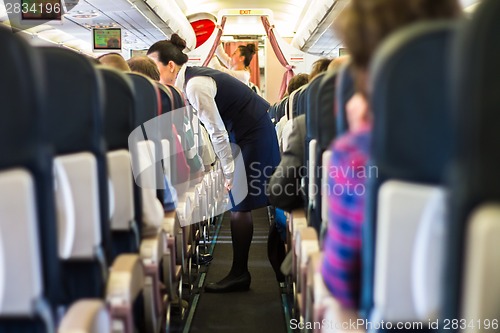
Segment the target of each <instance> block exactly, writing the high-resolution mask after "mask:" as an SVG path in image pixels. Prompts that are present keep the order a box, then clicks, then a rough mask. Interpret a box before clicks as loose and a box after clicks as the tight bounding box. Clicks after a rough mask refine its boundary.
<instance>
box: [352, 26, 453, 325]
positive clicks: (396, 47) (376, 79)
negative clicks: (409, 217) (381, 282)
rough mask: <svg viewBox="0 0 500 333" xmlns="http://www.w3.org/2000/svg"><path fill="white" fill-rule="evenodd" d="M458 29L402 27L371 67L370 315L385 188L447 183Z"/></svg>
mask: <svg viewBox="0 0 500 333" xmlns="http://www.w3.org/2000/svg"><path fill="white" fill-rule="evenodd" d="M453 32H454V24H453V23H452V22H432V23H431V22H425V23H417V24H414V25H411V26H409V27H407V28H404V29H401V30H399V31H397V32H396V33H394V34H393V35H391V36H390V37H389V38H388V39H387V40H386V41H385V42H384V43H383V45H382V46H381V47H380V48H379V49H378V51H377V53H376V55H375V58H374V60H373V62H372V65H371V69H370V71H371V82H370V84H371V86H372V87H373V93H372V100H371V106H372V110H373V114H374V124H373V134H372V138H373V141H372V156H371V161H370V162H369V165H368V167H369V169H368V170H373V169H375V170H376V175H375V177H373V175H372V177H370V178H369V179H368V180H367V182H368V187H367V194H366V195H367V198H366V204H367V209H366V217H365V222H364V226H363V235H362V243H363V254H362V258H363V259H362V260H363V263H362V272H363V273H362V279H363V280H362V290H361V292H362V299H361V306H362V310H363V315H364V316H365V317H368V316H369V314H370V312H371V309H372V306H373V294H374V289H373V277H374V269H375V257H377V260H378V259H379V255H378V254H377V253H376V252H375V249H376V248H377V249H378V247H376V246H375V243H376V242H378V241H379V240H378V234H377V232H376V230H378V220H377V216H380V215H377V209H378V208H377V207H379V202H378V198H380V195H379V189H380V187H381V186H382V184H383V183H384V182H386V181H387V180H391V179H392V180H400V181H405V182H412V183H417V184H427V185H435V186H438V185H440V184H442V183H443V177H444V175H445V171H446V168H447V166H448V162H449V157H450V154H449V152H450V147H451V124H450V122H451V119H450V106H449V91H448V88H447V87H448V86H449V85H448V81H447V78H448V74H449V73H448V66H447V64H448V49H449V45H450V41H451V38H452V36H453ZM429 50H432V52H429ZM414 220H415V221H418V219H414ZM395 237H397V236H395ZM410 259H411V258H407V260H410ZM376 265H378V261H377V263H376ZM381 278H382V277H381ZM382 315H383V314H382ZM405 319H411V315H409V316H408V318H405Z"/></svg>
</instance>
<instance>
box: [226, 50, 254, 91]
mask: <svg viewBox="0 0 500 333" xmlns="http://www.w3.org/2000/svg"><path fill="white" fill-rule="evenodd" d="M247 44H254V45H255V50H256V53H255V54H254V56H253V58H252V61H251V62H250V82H252V83H253V84H255V85H256V86H257V87H259V89H260V68H259V43H258V42H226V43H224V51H226V53H227V54H228V55H229V56H231V55H232V54H233V53H234V51H235V50H236V49H237V48H238V46H240V45H247Z"/></svg>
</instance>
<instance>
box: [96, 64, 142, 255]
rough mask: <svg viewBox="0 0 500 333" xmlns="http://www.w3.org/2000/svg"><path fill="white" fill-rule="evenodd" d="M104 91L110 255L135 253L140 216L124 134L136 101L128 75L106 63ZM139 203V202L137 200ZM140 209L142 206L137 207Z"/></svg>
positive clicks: (128, 130) (136, 190)
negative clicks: (110, 198)
mask: <svg viewBox="0 0 500 333" xmlns="http://www.w3.org/2000/svg"><path fill="white" fill-rule="evenodd" d="M99 72H100V74H101V76H102V78H103V81H104V90H105V94H106V100H105V107H104V134H105V136H106V142H107V146H108V152H107V162H108V174H109V177H110V180H111V183H112V185H113V190H114V194H115V195H114V198H115V200H114V201H115V209H114V213H113V215H112V217H111V230H112V233H113V258H115V257H116V256H117V255H118V254H121V253H137V252H138V250H139V243H138V242H139V240H140V239H141V234H140V227H141V222H142V221H141V216H140V215H139V216H136V215H135V213H136V210H135V207H134V205H135V204H136V201H135V199H134V197H135V196H137V195H140V194H139V192H140V191H139V187H138V186H137V185H136V184H135V182H134V181H133V178H132V170H131V168H130V162H131V157H130V153H129V151H128V136H129V135H130V133H131V132H132V131H133V130H134V126H133V120H134V112H135V111H134V108H135V107H136V105H137V102H136V100H135V91H134V88H133V83H132V81H131V80H130V78H129V77H127V76H126V75H124V74H123V73H120V72H118V71H115V70H113V69H110V68H107V67H100V68H99ZM139 204H140V203H139ZM139 209H140V210H142V207H139Z"/></svg>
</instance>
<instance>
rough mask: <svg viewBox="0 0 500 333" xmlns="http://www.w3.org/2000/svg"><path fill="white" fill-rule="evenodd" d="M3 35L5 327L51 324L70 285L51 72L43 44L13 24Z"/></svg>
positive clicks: (0, 171)
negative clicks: (55, 165) (60, 231)
mask: <svg viewBox="0 0 500 333" xmlns="http://www.w3.org/2000/svg"><path fill="white" fill-rule="evenodd" d="M0 43H1V45H2V46H3V47H5V49H4V50H3V52H1V53H0V60H1V61H0V71H1V72H2V76H1V77H0V99H1V100H2V107H1V108H0V117H1V119H2V121H0V156H2V158H0V183H1V184H0V192H1V194H0V195H1V196H2V198H1V199H0V205H1V206H2V207H1V208H0V229H1V230H0V331H2V332H9V333H10V332H32V331H35V330H36V331H40V332H51V331H53V330H54V327H53V323H52V318H53V316H52V313H54V310H55V308H56V306H57V305H58V304H59V303H60V302H62V299H63V296H64V293H63V292H64V290H63V289H62V288H61V281H62V280H61V276H60V269H61V268H60V262H59V260H58V252H57V250H58V248H57V226H56V219H55V204H54V195H53V186H54V183H53V177H52V154H51V149H50V145H48V143H47V137H46V129H45V127H44V126H43V123H42V119H44V117H45V111H46V110H47V109H46V108H45V104H44V95H43V76H44V72H43V67H42V66H40V63H39V57H38V52H37V50H36V49H34V48H32V47H30V46H29V45H28V44H27V43H26V42H25V41H24V40H22V39H21V38H19V37H18V36H15V35H14V34H13V33H12V31H10V30H8V29H6V28H2V27H0ZM43 300H47V301H48V302H49V305H50V307H47V306H42V305H43V304H44V301H43Z"/></svg>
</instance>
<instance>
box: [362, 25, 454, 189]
mask: <svg viewBox="0 0 500 333" xmlns="http://www.w3.org/2000/svg"><path fill="white" fill-rule="evenodd" d="M455 27H456V25H455V24H454V23H453V22H449V21H441V22H421V23H417V24H414V25H411V26H409V27H406V28H404V29H401V30H398V31H397V32H396V33H394V34H393V35H391V36H390V37H389V38H388V39H386V40H385V41H384V43H383V44H382V45H381V47H380V48H379V49H378V51H377V52H376V54H375V57H374V60H373V62H372V64H371V68H370V74H371V82H370V84H371V87H372V98H371V105H372V111H373V114H374V125H373V143H372V158H373V162H374V163H375V165H377V167H378V168H379V172H380V175H381V176H382V177H386V176H389V177H391V178H398V179H401V180H408V181H417V182H426V183H431V184H438V183H440V182H441V181H442V177H443V176H444V171H445V167H446V166H447V165H448V161H449V158H450V155H449V152H450V148H451V119H450V113H451V110H450V105H449V104H450V103H449V89H448V87H449V82H448V80H449V66H448V63H449V56H448V55H449V54H448V52H449V46H450V42H451V39H452V37H453V34H454V31H455V30H456V29H455Z"/></svg>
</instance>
